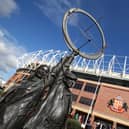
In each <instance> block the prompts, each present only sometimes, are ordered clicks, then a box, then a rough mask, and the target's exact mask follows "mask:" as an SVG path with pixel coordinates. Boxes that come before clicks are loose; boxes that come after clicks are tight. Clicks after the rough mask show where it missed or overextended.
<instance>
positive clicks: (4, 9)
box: [0, 0, 18, 16]
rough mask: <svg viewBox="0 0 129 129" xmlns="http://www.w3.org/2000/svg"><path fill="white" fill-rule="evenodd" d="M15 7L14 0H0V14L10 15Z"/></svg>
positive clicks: (16, 7)
mask: <svg viewBox="0 0 129 129" xmlns="http://www.w3.org/2000/svg"><path fill="white" fill-rule="evenodd" d="M17 9H18V6H17V4H16V2H15V0H0V16H10V14H12V13H13V12H14V11H16V10H17Z"/></svg>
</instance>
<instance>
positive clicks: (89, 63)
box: [5, 50, 129, 129]
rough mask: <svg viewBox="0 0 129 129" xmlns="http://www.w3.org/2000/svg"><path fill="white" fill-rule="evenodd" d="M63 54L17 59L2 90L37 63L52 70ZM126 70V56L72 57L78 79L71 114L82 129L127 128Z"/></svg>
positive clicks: (128, 92) (128, 85)
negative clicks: (14, 68)
mask: <svg viewBox="0 0 129 129" xmlns="http://www.w3.org/2000/svg"><path fill="white" fill-rule="evenodd" d="M66 54H67V52H61V51H54V50H49V51H44V52H43V51H38V52H33V53H29V54H25V55H23V56H22V57H20V58H19V59H18V67H19V68H18V69H17V71H16V73H15V74H14V75H13V76H12V77H11V78H10V79H9V80H8V81H7V82H6V84H5V90H7V89H8V88H9V87H10V86H12V85H13V84H14V83H20V82H21V81H22V79H24V78H27V77H29V75H30V74H31V73H30V69H35V68H36V67H37V66H38V65H39V64H41V63H42V64H47V65H49V66H51V67H52V66H54V65H55V64H56V63H57V62H58V61H59V59H60V58H61V57H62V56H64V55H66ZM31 62H33V63H31ZM36 62H38V63H36ZM27 64H31V65H29V67H28V65H27ZM128 69H129V64H128V57H117V56H104V55H103V56H102V57H101V58H99V59H97V60H96V61H93V60H86V59H83V58H81V57H76V58H75V60H74V62H73V64H72V65H71V70H72V71H73V73H75V74H76V76H77V78H78V80H77V82H76V85H75V86H74V87H73V88H71V92H72V94H73V104H72V112H71V115H72V116H73V117H74V118H75V119H78V120H79V121H80V123H81V125H82V128H83V127H84V126H85V125H86V128H88V127H90V126H92V127H93V128H96V127H98V128H99V129H102V128H103V127H107V128H109V129H110V128H112V129H129V99H128V98H129V71H128Z"/></svg>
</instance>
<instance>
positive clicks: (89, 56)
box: [62, 8, 106, 59]
mask: <svg viewBox="0 0 129 129" xmlns="http://www.w3.org/2000/svg"><path fill="white" fill-rule="evenodd" d="M73 13H82V14H84V15H86V16H88V17H89V18H90V19H91V21H93V23H95V25H96V27H97V29H98V30H99V32H100V36H101V39H102V46H101V49H100V50H99V51H98V52H96V53H92V54H87V53H84V52H81V51H80V50H78V48H77V47H76V46H75V45H74V43H73V42H72V41H71V38H70V37H69V34H68V29H67V28H68V23H67V21H68V17H69V16H70V15H71V14H73ZM62 30H63V34H64V39H65V41H66V44H67V46H68V47H69V48H70V49H71V50H72V51H74V52H76V53H78V54H79V55H80V56H82V57H84V58H87V59H97V58H99V57H100V56H102V54H103V53H104V49H105V46H106V42H105V37H104V33H103V30H102V28H101V27H100V25H99V24H98V22H97V21H96V19H95V18H94V17H93V16H92V15H91V14H89V13H88V12H86V11H84V10H82V9H79V8H71V9H70V10H68V11H67V12H66V13H65V15H64V18H63V24H62Z"/></svg>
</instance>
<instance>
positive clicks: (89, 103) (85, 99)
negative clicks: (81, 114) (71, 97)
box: [79, 97, 92, 106]
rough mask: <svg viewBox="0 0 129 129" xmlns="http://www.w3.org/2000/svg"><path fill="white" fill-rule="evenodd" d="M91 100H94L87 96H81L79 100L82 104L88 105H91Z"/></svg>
mask: <svg viewBox="0 0 129 129" xmlns="http://www.w3.org/2000/svg"><path fill="white" fill-rule="evenodd" d="M91 102H92V99H89V98H85V97H81V98H80V100H79V103H82V104H85V105H88V106H90V105H91Z"/></svg>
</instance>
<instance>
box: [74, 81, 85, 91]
mask: <svg viewBox="0 0 129 129" xmlns="http://www.w3.org/2000/svg"><path fill="white" fill-rule="evenodd" d="M82 85H83V82H76V84H75V86H74V87H73V88H75V89H79V90H81V89H82Z"/></svg>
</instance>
